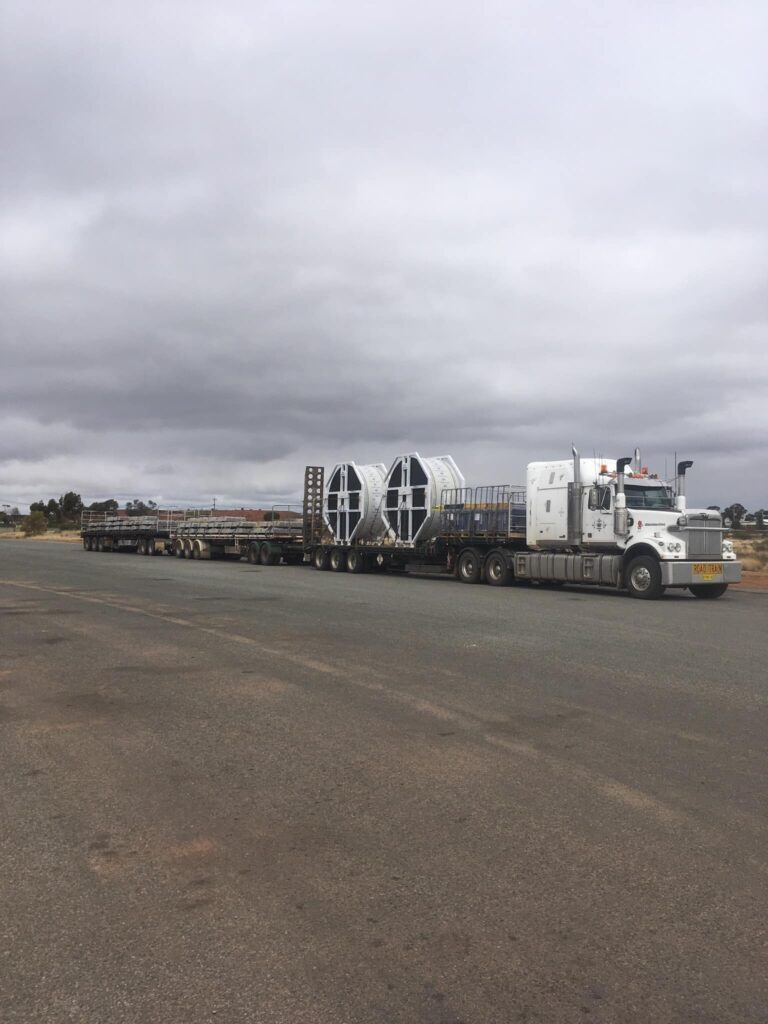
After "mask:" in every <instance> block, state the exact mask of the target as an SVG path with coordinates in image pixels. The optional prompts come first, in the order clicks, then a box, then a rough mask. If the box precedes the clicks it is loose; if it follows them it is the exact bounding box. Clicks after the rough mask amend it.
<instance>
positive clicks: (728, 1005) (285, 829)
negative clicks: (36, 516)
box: [0, 542, 768, 1024]
mask: <svg viewBox="0 0 768 1024" xmlns="http://www.w3.org/2000/svg"><path fill="white" fill-rule="evenodd" d="M767 623H768V595H766V594H759V593H741V592H731V593H729V594H728V595H727V596H726V597H725V598H723V599H722V600H720V601H717V602H711V603H710V602H700V601H696V600H694V599H692V598H689V597H687V596H682V595H681V596H671V597H668V598H666V599H665V600H663V601H661V602H656V603H646V602H639V601H632V600H630V599H629V598H626V597H623V596H618V595H615V594H613V593H595V592H588V591H579V590H561V591H549V590H544V589H539V588H531V589H519V590H518V589H515V588H513V589H508V590H502V591H499V590H495V589H491V588H487V587H472V588H470V587H466V586H462V585H460V584H458V583H454V582H453V581H447V580H437V579H415V578H397V577H381V576H347V575H344V574H339V575H336V574H331V573H318V572H316V571H314V570H312V569H308V568H302V567H295V568H289V567H275V568H264V569H262V568H257V567H252V566H249V565H247V564H245V563H240V564H233V563H218V562H216V563H206V562H188V561H179V560H176V559H172V558H168V557H162V558H161V557H157V558H141V557H138V556H135V555H117V554H96V553H93V554H86V553H85V552H83V551H82V550H80V548H79V547H77V546H69V545H64V544H61V545H60V544H43V543H35V542H5V543H2V544H0V641H1V645H2V646H1V647H0V777H1V778H2V789H1V791H0V792H1V794H2V795H1V797H0V799H1V800H2V804H1V806H0V897H1V899H2V906H1V907H0V1001H1V1005H0V1018H1V1019H2V1020H3V1022H4V1024H19V1022H23V1024H28V1022H29V1024H31V1022H38V1021H39V1022H45V1024H60V1022H70V1021H72V1022H78V1024H123V1022H134V1021H135V1022H137V1024H139V1022H140V1024H155V1022H157V1024H177V1022H178V1024H198V1022H213V1021H218V1022H227V1024H240V1022H257V1024H278V1022H279V1024H282V1022H285V1024H303V1022H307V1024H346V1022H349V1024H353V1022H354V1024H358V1022H359V1024H369V1022H370V1024H389V1022H403V1024H421V1022H423V1024H459V1022H463V1024H496V1022H498V1024H508V1022H509V1024H512V1022H533V1021H535V1022H544V1024H559V1022H569V1024H573V1022H576V1021H582V1020H583V1021H587V1022H590V1021H591V1022H595V1024H597V1022H600V1024H608V1022H616V1024H634V1022H637V1024H664V1022H672V1021H674V1022H682V1021H686V1022H692V1024H728V1022H733V1024H752V1022H760V1024H765V1021H766V1020H768V982H767V981H766V919H768V914H767V913H766V911H767V909H768V906H767V905H768V854H767V849H768V847H767V844H766V815H765V812H766V751H765V748H766V735H767V734H768V732H767V729H766V703H767V702H768V681H767V679H766V676H767V673H766V664H767V663H768V631H767V630H766V624H767Z"/></svg>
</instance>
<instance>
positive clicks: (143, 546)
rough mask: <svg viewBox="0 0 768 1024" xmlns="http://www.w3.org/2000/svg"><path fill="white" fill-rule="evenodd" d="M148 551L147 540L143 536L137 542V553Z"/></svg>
mask: <svg viewBox="0 0 768 1024" xmlns="http://www.w3.org/2000/svg"><path fill="white" fill-rule="evenodd" d="M146 553H147V542H146V541H145V540H144V538H143V537H139V540H138V543H137V544H136V554H137V555H146Z"/></svg>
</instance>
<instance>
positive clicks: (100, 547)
mask: <svg viewBox="0 0 768 1024" xmlns="http://www.w3.org/2000/svg"><path fill="white" fill-rule="evenodd" d="M95 544H96V550H97V551H104V538H103V537H97V538H96V540H95Z"/></svg>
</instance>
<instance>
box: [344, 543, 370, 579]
mask: <svg viewBox="0 0 768 1024" xmlns="http://www.w3.org/2000/svg"><path fill="white" fill-rule="evenodd" d="M347 572H355V573H358V572H368V559H367V557H366V555H365V552H364V551H359V550H358V549H357V548H350V549H349V551H348V552H347Z"/></svg>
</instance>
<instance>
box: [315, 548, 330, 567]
mask: <svg viewBox="0 0 768 1024" xmlns="http://www.w3.org/2000/svg"><path fill="white" fill-rule="evenodd" d="M328 562H329V558H328V548H315V550H314V551H313V552H312V565H314V567H315V568H316V569H320V570H321V571H325V570H326V569H327V568H328Z"/></svg>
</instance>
